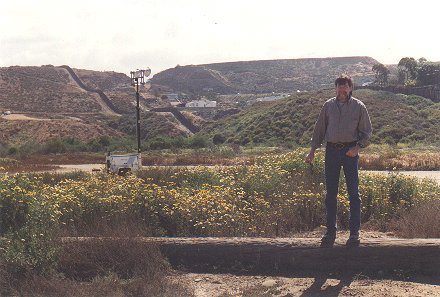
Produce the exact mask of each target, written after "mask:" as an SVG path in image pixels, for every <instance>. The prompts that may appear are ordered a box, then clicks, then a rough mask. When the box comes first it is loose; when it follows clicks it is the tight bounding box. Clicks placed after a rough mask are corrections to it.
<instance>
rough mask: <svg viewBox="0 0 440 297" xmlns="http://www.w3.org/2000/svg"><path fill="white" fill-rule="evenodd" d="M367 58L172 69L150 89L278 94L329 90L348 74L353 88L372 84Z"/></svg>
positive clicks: (371, 62)
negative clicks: (342, 74) (163, 87)
mask: <svg viewBox="0 0 440 297" xmlns="http://www.w3.org/2000/svg"><path fill="white" fill-rule="evenodd" d="M377 63H378V62H377V61H376V60H375V59H373V58H370V57H341V58H309V59H288V60H266V61H243V62H228V63H215V64H204V65H188V66H176V67H175V68H172V69H167V70H165V71H162V72H160V73H158V74H156V75H154V76H153V78H152V79H151V83H152V85H153V86H157V87H160V86H166V87H168V88H171V89H173V90H174V91H175V92H184V93H189V94H207V93H209V92H213V93H218V94H234V93H253V94H255V93H272V92H275V93H278V92H281V93H283V92H285V93H286V92H287V93H289V92H296V91H297V90H301V91H303V90H306V91H311V90H320V89H323V88H328V87H332V83H333V81H334V78H335V77H336V76H338V75H339V74H341V73H348V74H350V75H351V76H352V77H353V78H354V79H355V81H356V83H357V84H359V85H361V84H363V83H365V82H370V81H373V80H374V73H373V72H372V70H371V68H372V67H373V65H374V64H377Z"/></svg>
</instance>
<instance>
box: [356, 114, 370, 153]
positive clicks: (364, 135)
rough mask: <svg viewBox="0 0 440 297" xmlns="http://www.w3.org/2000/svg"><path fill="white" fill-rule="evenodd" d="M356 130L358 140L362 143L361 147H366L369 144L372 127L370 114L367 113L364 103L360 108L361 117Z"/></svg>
mask: <svg viewBox="0 0 440 297" xmlns="http://www.w3.org/2000/svg"><path fill="white" fill-rule="evenodd" d="M358 131H359V140H358V142H359V143H360V144H361V145H362V147H367V146H368V145H369V144H370V138H371V135H372V133H373V129H372V127H371V121H370V116H369V115H368V111H367V108H366V107H365V105H363V106H362V109H361V117H360V120H359V126H358Z"/></svg>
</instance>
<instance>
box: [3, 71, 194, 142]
mask: <svg viewBox="0 0 440 297" xmlns="http://www.w3.org/2000/svg"><path fill="white" fill-rule="evenodd" d="M69 71H71V72H73V73H70V72H69ZM75 76H77V78H75ZM75 79H76V81H75ZM78 79H79V81H78ZM146 90H147V88H144V87H142V88H141V90H140V93H141V107H142V108H143V110H146V109H147V108H148V107H149V105H150V104H151V103H152V101H151V100H150V101H147V100H146V99H151V98H153V96H152V95H150V94H149V93H148V92H147V91H146ZM104 92H105V93H104ZM104 99H105V100H104ZM134 104H135V90H134V89H133V87H132V86H130V78H129V77H128V76H126V75H125V74H122V73H116V72H112V71H106V72H100V71H92V70H83V69H70V67H68V66H60V67H54V66H52V65H46V66H41V67H35V66H32V67H21V66H12V67H3V68H0V114H1V113H2V112H5V111H11V112H12V114H11V115H2V116H1V117H0V150H3V148H4V147H12V146H20V145H22V144H26V143H28V144H29V145H30V144H31V143H33V144H42V143H45V142H47V141H48V140H49V139H52V138H75V139H77V140H80V141H84V142H87V141H91V140H93V139H96V138H99V137H101V136H109V137H111V138H115V139H120V138H121V137H127V138H130V137H134V135H135V134H136V133H135V128H134V127H135V121H134V120H135V118H136V117H135V107H134ZM142 122H144V123H143V124H142V125H143V126H144V127H145V128H144V129H145V130H143V131H142V135H143V136H144V137H147V136H148V137H155V136H157V135H187V132H186V131H182V127H181V125H180V123H178V122H177V121H176V120H175V119H174V118H173V117H172V116H171V117H170V116H169V115H163V114H155V113H148V112H147V113H143V114H142Z"/></svg>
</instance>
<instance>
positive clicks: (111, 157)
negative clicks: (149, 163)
mask: <svg viewBox="0 0 440 297" xmlns="http://www.w3.org/2000/svg"><path fill="white" fill-rule="evenodd" d="M105 164H106V169H107V171H108V172H111V173H115V174H118V175H125V174H127V173H128V172H134V171H137V170H139V169H141V168H142V157H141V154H140V153H133V154H114V153H107V154H106V156H105Z"/></svg>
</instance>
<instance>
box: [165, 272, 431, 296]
mask: <svg viewBox="0 0 440 297" xmlns="http://www.w3.org/2000/svg"><path fill="white" fill-rule="evenodd" d="M172 279H173V281H176V282H179V283H183V284H186V285H187V286H188V287H189V288H192V289H193V290H194V294H195V296H196V297H216V296H249V297H250V296H279V297H281V296H282V297H293V296H303V297H305V296H328V297H330V296H361V297H370V296H371V297H373V296H374V297H375V296H420V297H424V296H440V285H438V283H437V285H435V284H430V283H433V282H435V280H433V279H424V280H423V279H420V280H419V281H420V282H417V281H399V280H375V279H370V278H367V277H363V276H362V275H359V276H356V278H354V279H347V278H342V279H340V278H337V277H317V278H296V277H278V276H276V277H273V276H263V275H258V276H238V275H232V274H197V273H179V274H176V275H174V276H172Z"/></svg>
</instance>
